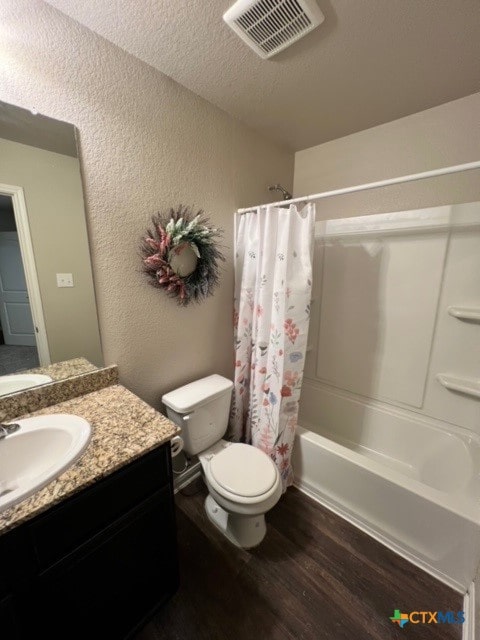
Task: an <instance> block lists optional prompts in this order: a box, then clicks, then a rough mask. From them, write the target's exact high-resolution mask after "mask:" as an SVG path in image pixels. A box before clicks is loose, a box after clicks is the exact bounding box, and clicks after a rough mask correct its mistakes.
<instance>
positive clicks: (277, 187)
mask: <svg viewBox="0 0 480 640" xmlns="http://www.w3.org/2000/svg"><path fill="white" fill-rule="evenodd" d="M268 190H269V191H281V192H282V195H283V199H284V200H291V199H292V194H291V193H289V192H288V191H287V190H286V189H284V188H283V187H282V185H281V184H274V185H271V186H270V187H268Z"/></svg>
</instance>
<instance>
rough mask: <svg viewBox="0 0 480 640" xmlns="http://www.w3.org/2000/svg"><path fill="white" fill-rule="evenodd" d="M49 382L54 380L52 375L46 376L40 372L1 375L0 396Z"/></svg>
mask: <svg viewBox="0 0 480 640" xmlns="http://www.w3.org/2000/svg"><path fill="white" fill-rule="evenodd" d="M47 382H52V379H51V378H50V376H44V375H42V374H40V373H15V374H13V375H11V376H0V396H3V395H4V394H6V393H14V392H15V391H22V389H30V387H36V386H37V385H39V384H46V383H47Z"/></svg>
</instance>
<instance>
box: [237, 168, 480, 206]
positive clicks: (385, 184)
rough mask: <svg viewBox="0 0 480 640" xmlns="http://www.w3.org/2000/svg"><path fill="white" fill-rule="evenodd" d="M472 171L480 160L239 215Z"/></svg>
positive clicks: (344, 189)
mask: <svg viewBox="0 0 480 640" xmlns="http://www.w3.org/2000/svg"><path fill="white" fill-rule="evenodd" d="M471 169H480V160H477V161H476V162H466V163H465V164H457V165H454V166H452V167H443V168H442V169H432V170H431V171H423V172H422V173H412V174H410V175H408V176H399V177H398V178H389V179H388V180H378V181H377V182H369V183H367V184H357V185H355V186H353V187H344V188H343V189H334V190H333V191H323V192H322V193H315V194H313V195H309V196H303V198H292V199H291V200H279V201H278V202H269V203H268V204H262V205H257V206H255V207H245V208H244V209H238V210H237V213H246V212H247V211H253V210H254V209H257V208H258V206H260V207H266V206H275V205H283V206H285V205H290V204H294V203H295V202H310V201H312V200H320V199H322V198H330V197H331V196H341V195H344V194H346V193H355V192H356V191H367V190H368V189H376V188H377V187H388V186H389V185H392V184H401V183H402V182H414V181H415V180H424V179H425V178H435V177H436V176H445V175H448V174H450V173H460V172H462V171H469V170H471Z"/></svg>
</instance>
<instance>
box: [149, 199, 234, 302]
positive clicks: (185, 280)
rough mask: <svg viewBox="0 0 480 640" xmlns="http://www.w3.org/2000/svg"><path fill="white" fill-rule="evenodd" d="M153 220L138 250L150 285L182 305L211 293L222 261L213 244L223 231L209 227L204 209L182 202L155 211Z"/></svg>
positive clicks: (222, 258)
mask: <svg viewBox="0 0 480 640" xmlns="http://www.w3.org/2000/svg"><path fill="white" fill-rule="evenodd" d="M152 223H153V230H152V229H147V235H146V236H144V238H143V241H142V245H141V249H140V251H141V255H142V261H143V271H144V272H145V273H146V274H147V276H148V277H149V278H150V284H152V285H153V286H154V287H159V288H161V289H164V290H165V291H166V292H167V294H168V295H169V296H170V297H172V298H177V302H178V304H180V305H182V306H185V305H187V304H189V303H190V302H192V301H195V302H200V301H201V300H203V299H204V298H206V297H207V296H210V295H212V293H213V290H214V288H215V287H216V286H217V285H218V283H219V279H220V278H219V270H220V267H219V264H218V261H219V260H222V261H225V258H224V256H223V255H222V253H221V252H220V251H219V249H218V248H217V246H216V244H215V243H216V240H217V239H218V238H220V237H221V235H222V233H223V231H222V230H221V229H216V228H215V227H212V226H210V225H209V220H208V218H206V217H205V216H204V212H203V211H201V210H200V211H198V212H197V213H194V212H193V211H192V209H191V208H190V207H184V206H182V205H179V206H178V207H177V208H176V209H173V208H172V209H170V210H169V211H168V213H166V214H162V213H157V214H155V215H154V216H152Z"/></svg>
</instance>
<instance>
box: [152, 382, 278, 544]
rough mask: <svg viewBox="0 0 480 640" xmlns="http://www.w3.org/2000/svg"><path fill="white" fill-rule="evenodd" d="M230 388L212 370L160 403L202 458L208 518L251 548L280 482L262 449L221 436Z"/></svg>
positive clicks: (189, 448)
mask: <svg viewBox="0 0 480 640" xmlns="http://www.w3.org/2000/svg"><path fill="white" fill-rule="evenodd" d="M232 388H233V383H232V382H231V380H228V379H227V378H224V377H222V376H219V375H217V374H214V375H211V376H207V377H206V378H202V379H201V380H196V381H195V382H191V383H190V384H186V385H185V386H183V387H180V388H178V389H175V390H174V391H170V392H169V393H167V394H165V395H164V396H163V397H162V402H163V403H164V405H165V406H166V408H167V415H168V417H169V418H170V420H172V422H175V424H177V425H178V426H179V427H180V428H181V429H182V438H183V441H184V450H185V452H186V453H187V454H189V455H192V456H193V455H198V458H199V460H200V462H201V465H202V469H203V475H204V480H205V484H206V485H207V488H208V491H209V495H208V496H207V498H206V500H205V510H206V512H207V516H208V518H209V519H210V521H211V522H212V523H213V524H214V525H215V526H216V527H217V528H218V529H219V530H220V531H221V532H222V533H223V534H224V535H225V536H226V537H227V538H228V539H229V540H230V541H231V542H232V543H233V544H235V545H236V546H238V547H242V548H244V549H249V548H251V547H255V546H256V545H258V544H260V542H261V541H262V540H263V538H264V536H265V533H266V525H265V513H266V512H267V511H269V509H271V508H272V507H273V506H274V505H275V504H276V503H277V502H278V500H279V499H280V496H281V494H282V483H281V479H280V474H279V472H278V469H277V467H276V466H275V464H274V463H273V461H272V460H271V458H270V457H269V456H268V455H267V454H266V453H264V452H263V451H261V450H260V449H257V448H255V447H252V446H251V445H248V444H241V443H232V442H227V441H226V440H223V439H222V437H223V436H224V435H225V432H226V430H227V426H228V416H229V411H230V401H231V396H232Z"/></svg>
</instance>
